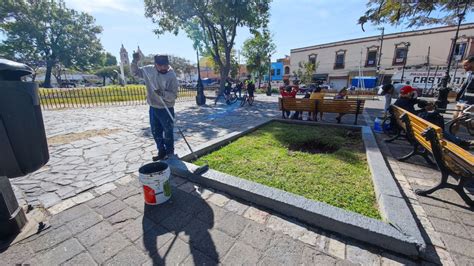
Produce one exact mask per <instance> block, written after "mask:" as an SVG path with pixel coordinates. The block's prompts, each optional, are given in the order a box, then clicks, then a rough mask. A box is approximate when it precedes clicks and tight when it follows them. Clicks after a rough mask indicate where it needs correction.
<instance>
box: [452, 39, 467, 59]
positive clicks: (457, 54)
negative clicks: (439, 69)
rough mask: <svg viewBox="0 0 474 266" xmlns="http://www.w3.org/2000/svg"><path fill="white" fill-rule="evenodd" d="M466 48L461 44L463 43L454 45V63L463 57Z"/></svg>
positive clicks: (464, 44) (465, 44)
mask: <svg viewBox="0 0 474 266" xmlns="http://www.w3.org/2000/svg"><path fill="white" fill-rule="evenodd" d="M466 47H467V43H465V42H463V43H456V46H455V47H454V57H453V58H454V60H456V61H461V60H462V58H463V56H464V52H465V51H466Z"/></svg>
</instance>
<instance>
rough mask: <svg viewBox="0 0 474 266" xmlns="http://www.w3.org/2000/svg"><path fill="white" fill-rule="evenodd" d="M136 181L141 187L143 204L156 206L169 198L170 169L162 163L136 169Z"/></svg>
mask: <svg viewBox="0 0 474 266" xmlns="http://www.w3.org/2000/svg"><path fill="white" fill-rule="evenodd" d="M138 172H139V176H138V180H139V181H140V183H141V185H142V186H143V192H144V199H145V203H146V204H148V205H157V204H161V203H164V202H166V201H167V200H169V199H170V197H171V185H170V181H169V178H170V173H171V171H170V168H169V167H168V164H166V163H164V162H156V163H149V164H145V165H144V166H142V167H140V169H138Z"/></svg>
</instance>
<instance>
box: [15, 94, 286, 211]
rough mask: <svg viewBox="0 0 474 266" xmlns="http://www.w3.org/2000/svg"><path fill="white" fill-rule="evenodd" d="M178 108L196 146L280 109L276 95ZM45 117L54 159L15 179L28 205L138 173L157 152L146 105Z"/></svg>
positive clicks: (180, 144) (181, 147)
mask: <svg viewBox="0 0 474 266" xmlns="http://www.w3.org/2000/svg"><path fill="white" fill-rule="evenodd" d="M175 109H176V110H175V112H176V114H177V125H178V126H179V127H180V128H181V129H182V130H183V132H184V134H185V136H187V137H186V138H187V140H188V141H189V143H190V144H191V146H192V147H195V148H196V147H198V146H199V145H202V144H204V143H206V142H207V141H209V140H211V139H215V138H218V137H222V136H225V135H227V134H229V133H231V132H241V131H244V130H246V129H248V128H251V127H253V126H255V125H257V124H259V123H262V122H264V121H267V120H268V119H270V118H274V117H276V116H277V113H278V112H277V104H276V97H267V96H264V95H258V96H257V97H256V101H255V105H254V106H245V107H243V108H242V107H239V105H238V104H234V105H232V106H227V105H225V104H218V105H217V106H216V107H215V106H214V105H213V102H212V104H211V105H210V106H207V107H201V108H200V107H197V106H196V104H195V103H194V102H184V103H178V104H177V106H176V108H175ZM43 116H44V121H45V128H46V134H47V137H48V139H49V142H50V143H49V149H50V160H49V162H48V163H47V164H46V165H45V166H44V167H43V168H41V169H40V170H38V171H36V172H34V173H32V174H30V175H28V176H24V177H20V178H16V179H13V180H12V182H13V185H14V186H16V187H17V188H16V192H17V195H18V197H19V198H21V199H22V203H23V204H25V200H26V201H27V202H28V204H31V205H33V206H36V205H39V204H42V205H43V206H44V207H46V208H49V207H51V206H53V205H55V204H58V203H60V202H62V201H63V200H65V199H68V198H71V197H74V196H76V195H78V194H80V193H81V192H84V191H90V190H93V189H96V190H101V189H102V188H101V187H105V188H107V187H111V186H112V185H111V182H113V181H115V180H118V179H120V178H123V177H126V176H127V175H130V174H131V173H136V172H137V171H138V168H139V167H140V166H141V165H142V164H144V163H146V162H149V161H150V160H151V157H152V156H153V155H156V153H157V151H156V146H155V144H154V141H153V138H152V136H151V132H150V128H149V122H148V106H146V105H137V106H109V107H95V108H84V109H68V110H56V111H44V112H43ZM88 133H89V134H88ZM98 133H101V134H98ZM97 134H98V135H97ZM94 135H95V136H94ZM175 139H176V142H175V149H176V153H177V154H178V155H182V154H186V153H187V152H188V149H187V147H186V146H185V143H184V141H183V139H182V138H181V136H180V135H179V134H177V131H176V132H175Z"/></svg>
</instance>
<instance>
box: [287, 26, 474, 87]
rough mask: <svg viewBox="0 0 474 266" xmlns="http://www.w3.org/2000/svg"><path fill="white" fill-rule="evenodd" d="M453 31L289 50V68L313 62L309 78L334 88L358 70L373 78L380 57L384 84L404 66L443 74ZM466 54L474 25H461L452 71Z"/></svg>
mask: <svg viewBox="0 0 474 266" xmlns="http://www.w3.org/2000/svg"><path fill="white" fill-rule="evenodd" d="M455 32H456V26H446V27H438V28H431V29H426V30H414V31H408V32H400V33H392V34H386V35H385V36H384V37H383V43H381V35H379V36H372V37H365V38H358V39H352V40H344V41H338V42H332V43H325V44H318V45H313V46H309V47H302V48H295V49H292V50H291V56H290V58H291V60H290V62H291V69H292V70H293V71H294V70H297V69H298V68H299V67H298V64H299V62H304V61H311V62H313V63H316V62H317V63H318V67H317V69H316V71H315V73H314V75H313V78H314V79H316V80H322V81H325V82H327V83H329V84H331V85H332V87H334V88H336V89H340V88H342V87H344V86H349V85H350V81H351V79H352V78H353V77H355V76H359V75H360V72H359V67H360V69H361V70H362V75H364V76H377V64H378V60H379V56H380V55H381V56H380V71H379V74H380V75H379V79H380V81H383V82H384V83H385V82H390V79H391V77H392V75H393V74H395V73H397V72H399V71H402V70H403V66H404V65H405V66H406V67H405V71H407V69H408V70H409V69H413V70H415V69H416V70H422V69H423V70H426V69H427V66H428V64H429V65H430V67H431V69H432V70H431V71H434V69H435V68H436V66H438V71H443V69H445V67H446V66H447V63H448V58H449V54H450V50H451V45H452V44H453V40H454V36H455ZM380 46H382V49H380ZM428 49H429V50H430V55H429V57H428ZM380 50H382V53H381V54H380ZM469 55H474V23H468V24H463V25H461V28H460V31H459V38H458V40H457V42H456V48H455V56H454V58H455V60H453V64H454V65H455V66H454V68H456V67H461V61H462V59H465V58H466V57H467V56H469ZM460 72H464V71H463V70H460Z"/></svg>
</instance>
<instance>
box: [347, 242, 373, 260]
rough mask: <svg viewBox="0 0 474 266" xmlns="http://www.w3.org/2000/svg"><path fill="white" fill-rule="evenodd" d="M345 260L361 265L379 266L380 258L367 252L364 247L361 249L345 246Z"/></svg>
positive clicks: (354, 246)
mask: <svg viewBox="0 0 474 266" xmlns="http://www.w3.org/2000/svg"><path fill="white" fill-rule="evenodd" d="M346 258H347V260H349V261H351V262H354V263H360V264H361V265H379V264H380V258H379V256H377V255H376V254H374V253H372V252H371V251H368V250H367V249H366V248H365V247H363V248H361V247H359V246H356V245H353V244H347V245H346Z"/></svg>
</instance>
